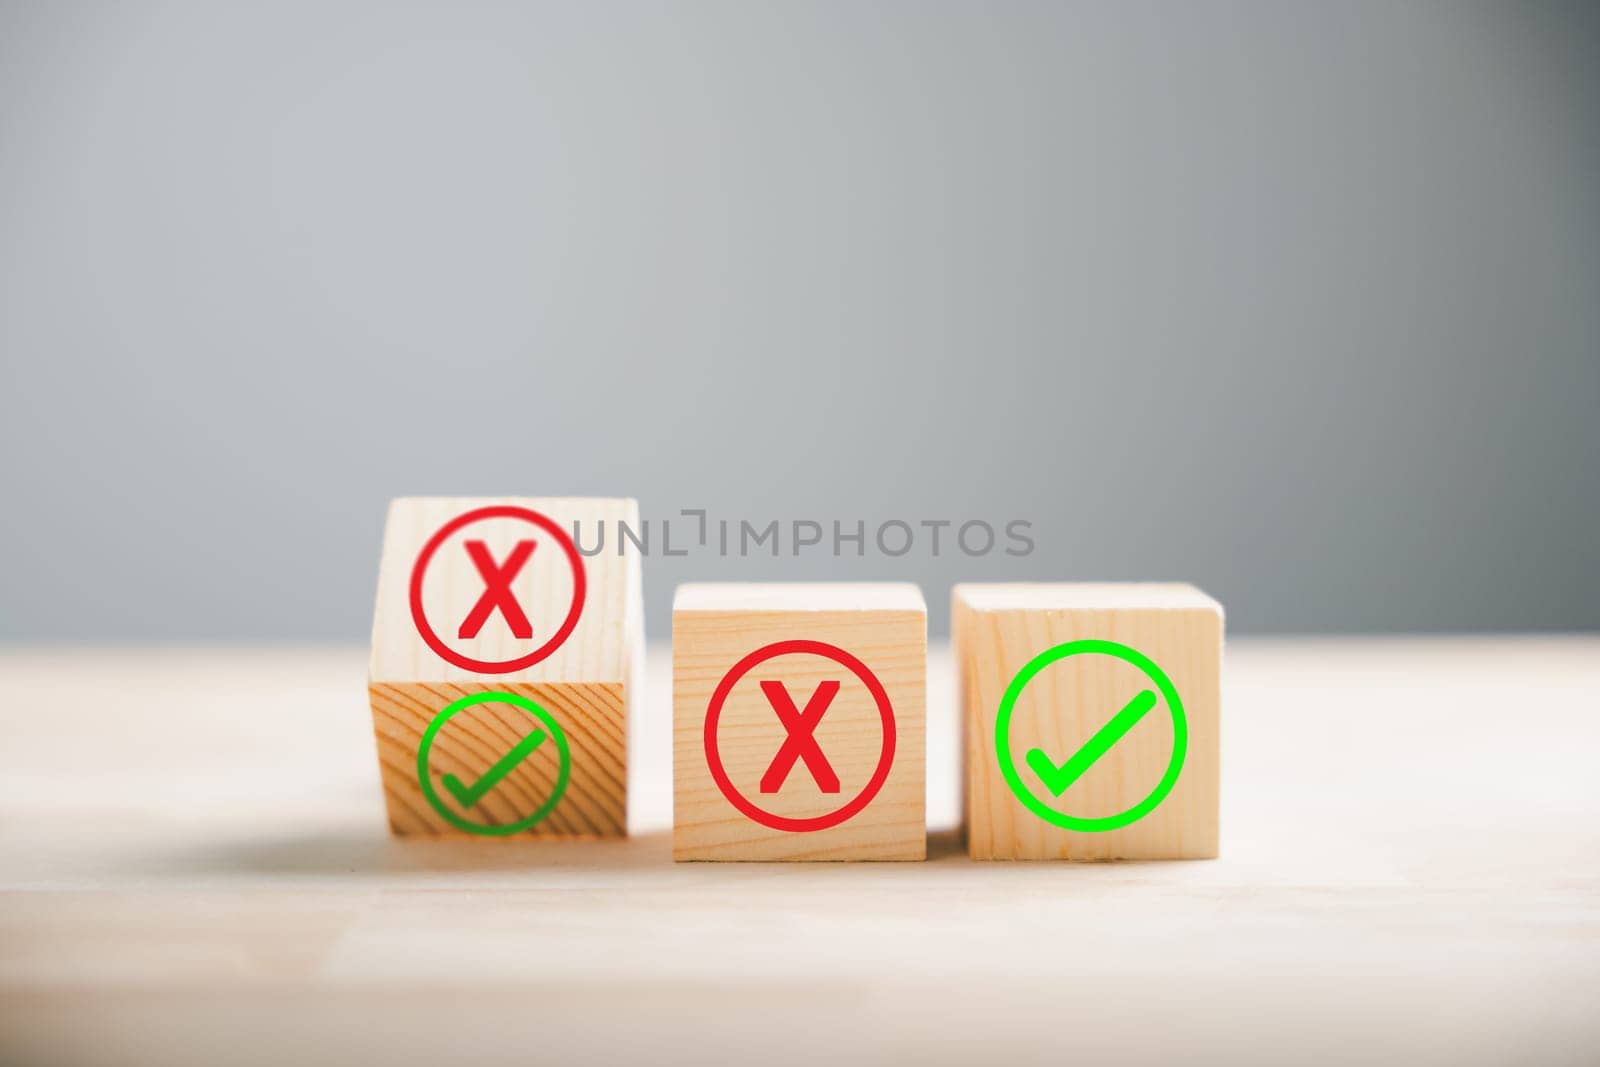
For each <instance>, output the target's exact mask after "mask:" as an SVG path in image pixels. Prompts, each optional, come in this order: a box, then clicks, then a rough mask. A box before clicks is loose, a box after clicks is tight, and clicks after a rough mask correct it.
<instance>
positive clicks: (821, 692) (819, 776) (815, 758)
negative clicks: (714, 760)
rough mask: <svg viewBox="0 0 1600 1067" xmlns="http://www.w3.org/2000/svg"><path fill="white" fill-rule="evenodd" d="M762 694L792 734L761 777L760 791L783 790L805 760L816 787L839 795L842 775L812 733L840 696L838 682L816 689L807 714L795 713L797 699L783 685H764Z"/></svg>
mask: <svg viewBox="0 0 1600 1067" xmlns="http://www.w3.org/2000/svg"><path fill="white" fill-rule="evenodd" d="M761 691H762V692H763V693H765V694H767V702H768V703H769V704H771V705H772V710H773V711H775V712H777V713H778V721H779V722H781V723H783V728H784V729H785V730H787V731H789V736H788V737H786V738H784V739H783V747H782V748H780V749H778V754H777V755H776V756H773V757H772V765H771V766H770V767H768V768H767V773H766V774H763V775H762V776H761V791H762V792H763V793H776V792H777V791H778V790H779V789H782V788H783V783H784V780H785V779H787V778H788V777H789V771H790V769H791V768H793V767H794V761H795V760H797V759H803V760H805V761H806V770H808V771H810V772H811V777H812V778H814V779H816V782H817V788H818V789H821V790H822V791H823V792H824V793H837V792H838V791H839V776H838V775H837V774H834V773H833V768H832V767H831V766H830V765H829V764H828V757H827V756H824V755H823V754H822V749H821V747H820V746H818V744H817V739H816V737H815V736H813V734H814V733H815V731H816V729H817V723H819V722H821V721H822V716H823V713H824V712H826V711H827V710H828V705H830V704H832V703H833V698H834V697H836V696H838V695H839V683H838V682H823V683H822V684H821V685H819V686H817V691H816V692H815V693H812V694H811V699H810V700H808V701H806V709H805V710H804V711H796V710H795V706H794V700H793V699H792V698H790V696H789V690H787V689H785V688H784V686H783V683H782V682H762V683H761Z"/></svg>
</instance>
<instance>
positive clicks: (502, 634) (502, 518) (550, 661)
mask: <svg viewBox="0 0 1600 1067" xmlns="http://www.w3.org/2000/svg"><path fill="white" fill-rule="evenodd" d="M638 514H639V509H638V505H637V504H636V503H635V502H634V501H632V500H621V499H596V498H581V497H564V498H558V497H497V498H446V497H405V498H401V499H398V500H395V501H394V502H393V503H392V504H391V505H390V506H389V518H388V522H387V525H386V526H385V529H384V539H383V560H382V563H381V564H380V565H379V571H378V597H377V607H376V609H375V611H374V614H373V621H372V658H371V662H370V668H369V670H370V677H371V680H372V681H374V682H386V681H393V682H416V681H441V682H457V681H483V680H486V679H489V680H499V681H506V682H530V683H536V682H621V681H623V680H625V679H626V678H627V676H628V668H629V662H630V659H631V657H632V655H633V651H634V649H633V644H634V643H636V640H637V634H636V632H635V631H636V629H637V627H639V625H640V619H639V610H638V604H637V602H638V598H639V590H640V561H639V557H638V554H637V553H636V552H634V551H633V550H632V548H631V546H628V549H627V551H624V546H625V539H624V538H623V536H622V534H621V532H620V525H626V526H627V527H628V528H629V529H630V530H637V529H638V526H639V520H638ZM580 545H581V546H582V547H581V549H580ZM597 548H598V551H597V550H596V549H597ZM585 553H592V554H587V555H586V554H585Z"/></svg>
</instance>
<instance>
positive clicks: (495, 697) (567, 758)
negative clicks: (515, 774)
mask: <svg viewBox="0 0 1600 1067" xmlns="http://www.w3.org/2000/svg"><path fill="white" fill-rule="evenodd" d="M478 704H511V705H513V706H515V707H518V708H521V709H522V710H523V711H525V712H527V713H528V714H530V715H532V716H533V717H534V718H535V719H538V720H539V721H540V722H541V723H543V724H544V725H545V726H546V727H547V728H548V729H549V731H550V736H551V737H552V738H554V739H555V742H556V751H557V752H558V753H559V755H560V757H561V761H560V767H559V768H558V769H557V771H556V785H555V788H554V789H552V790H551V791H550V796H549V798H548V799H546V800H545V802H544V803H543V804H541V805H539V808H538V810H537V811H535V812H534V813H533V814H532V815H529V816H527V817H526V818H522V819H518V820H517V821H516V822H513V823H507V824H505V825H504V826H492V825H485V824H484V823H476V822H472V821H470V820H468V819H464V818H462V817H461V816H459V815H457V814H456V813H455V812H453V811H451V810H450V809H449V808H447V807H445V806H444V802H443V801H442V800H440V799H439V794H438V793H437V792H436V791H435V790H434V788H433V781H432V780H431V779H430V778H429V775H428V753H430V752H432V751H433V741H434V738H435V737H437V736H438V734H439V730H440V728H441V727H443V726H444V724H445V723H446V722H448V721H449V720H450V718H451V717H452V716H454V715H455V714H456V713H457V712H461V711H465V710H466V709H467V708H470V707H474V706H475V705H478ZM571 778H572V751H571V749H569V748H568V747H567V735H566V734H564V733H562V732H561V726H560V724H559V723H557V722H556V720H555V718H554V717H553V716H552V715H551V714H550V713H549V712H548V711H546V710H544V708H542V707H540V706H539V705H538V704H536V703H534V702H533V701H532V700H529V699H528V698H527V697H525V696H523V695H522V694H520V693H504V692H495V691H493V690H491V691H489V692H487V693H473V694H471V695H469V696H464V697H462V698H461V699H460V700H454V701H451V702H450V703H449V704H446V705H445V706H444V707H443V708H441V709H440V710H439V714H437V715H435V716H434V717H433V720H432V721H431V722H429V723H428V728H427V729H426V730H424V731H423V732H422V746H421V747H420V748H418V749H417V781H419V782H420V783H422V795H423V796H425V797H427V798H428V803H429V804H430V805H432V807H433V810H434V811H436V812H438V813H439V814H440V815H442V816H443V817H444V820H445V821H446V822H448V823H449V824H450V825H451V826H454V827H455V828H456V829H458V830H465V831H466V832H467V833H469V834H481V835H483V836H484V837H508V836H510V835H511V834H519V833H521V832H522V831H524V830H526V829H528V828H529V827H532V826H534V825H536V824H537V823H538V822H539V821H540V820H542V819H543V818H544V817H545V816H546V815H549V814H550V812H551V811H552V810H553V809H554V808H555V806H556V804H557V803H559V802H560V800H561V798H562V796H563V795H564V794H565V793H566V791H567V782H568V781H569V780H570V779H571Z"/></svg>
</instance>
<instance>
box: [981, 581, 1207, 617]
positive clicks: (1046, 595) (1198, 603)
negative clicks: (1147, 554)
mask: <svg viewBox="0 0 1600 1067" xmlns="http://www.w3.org/2000/svg"><path fill="white" fill-rule="evenodd" d="M951 596H952V598H953V599H954V601H955V602H957V603H960V604H963V605H965V606H966V607H967V608H969V609H971V610H973V611H1183V610H1196V609H1198V610H1201V611H1214V612H1217V613H1218V614H1221V612H1222V605H1221V604H1219V603H1218V602H1217V601H1216V600H1214V599H1212V598H1211V597H1209V596H1207V595H1206V594H1205V593H1202V592H1201V591H1200V590H1199V589H1196V588H1195V587H1194V586H1192V585H1189V584H1187V583H1183V582H1027V583H1023V582H1018V583H1005V582H996V583H973V584H967V585H958V586H956V587H955V588H954V589H953V590H952V591H951Z"/></svg>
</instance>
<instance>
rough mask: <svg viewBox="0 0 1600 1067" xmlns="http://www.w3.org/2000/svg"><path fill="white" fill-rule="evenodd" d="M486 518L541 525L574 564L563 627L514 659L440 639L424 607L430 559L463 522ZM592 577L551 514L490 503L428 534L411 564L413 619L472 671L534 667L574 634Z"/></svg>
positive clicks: (444, 652) (438, 648) (445, 655)
mask: <svg viewBox="0 0 1600 1067" xmlns="http://www.w3.org/2000/svg"><path fill="white" fill-rule="evenodd" d="M482 519H521V520H523V521H524V522H530V523H532V524H533V525H535V526H537V527H539V528H540V529H541V530H543V531H544V532H545V533H547V534H549V535H550V536H551V537H552V538H554V540H555V542H556V544H558V545H560V546H561V550H562V551H563V552H565V553H566V556H567V562H568V563H570V564H571V565H572V607H571V609H569V610H568V611H567V617H566V618H565V619H564V620H562V623H561V627H560V628H559V629H558V630H556V632H555V633H554V634H553V635H552V636H551V638H550V640H548V641H546V642H545V643H544V644H542V645H540V646H539V647H538V648H536V649H534V650H533V651H532V652H529V653H528V654H527V655H526V656H518V657H517V658H516V659H510V660H501V661H498V662H497V661H495V660H482V659H473V658H472V657H471V656H464V655H462V654H461V653H459V652H457V651H456V650H455V649H453V648H451V647H450V646H449V645H447V644H445V643H444V642H443V641H442V640H440V638H439V635H438V634H437V633H435V632H434V629H433V625H432V624H431V623H429V622H428V616H427V613H426V612H424V611H423V610H422V579H423V577H424V575H425V574H426V573H427V570H428V563H429V562H430V561H431V560H432V559H433V554H434V553H435V552H437V551H438V550H439V546H440V545H442V544H444V542H445V540H446V539H447V538H448V537H449V536H450V535H451V534H453V533H455V532H456V531H457V530H459V529H461V528H462V527H463V526H469V525H471V524H472V523H475V522H478V521H480V520H482ZM588 587H589V583H588V578H587V576H586V575H585V574H584V570H583V557H582V556H580V555H579V554H578V546H577V545H575V544H573V543H572V538H570V537H568V536H567V532H566V531H565V530H563V529H562V528H561V527H559V526H557V525H556V524H555V522H554V521H553V520H552V519H551V518H550V517H549V516H548V515H543V514H540V513H539V512H537V511H534V510H533V509H532V508H519V507H517V506H515V505H514V504H491V505H489V506H488V507H483V508H474V509H473V510H471V511H464V512H462V513H461V514H460V515H457V516H456V517H455V518H453V519H451V520H450V521H449V522H447V523H445V524H444V525H443V526H441V527H439V529H438V531H437V532H435V533H434V535H433V536H432V537H430V538H428V543H427V544H425V545H423V546H422V551H421V552H418V553H417V562H416V563H414V564H412V566H411V621H412V622H414V623H416V626H417V633H419V634H421V635H422V639H423V640H424V641H426V642H427V643H428V647H429V648H431V649H433V650H434V652H436V653H438V655H439V656H440V657H441V658H442V659H444V660H446V661H447V662H449V663H453V664H455V665H456V666H457V667H462V668H465V669H466V670H469V671H477V672H479V673H480V674H509V673H510V672H511V671H519V670H522V669H523V668H525V667H531V666H533V665H534V664H535V663H538V662H539V661H540V660H542V659H546V658H548V657H549V656H550V654H551V653H553V652H555V650H556V649H558V648H560V647H561V643H562V642H563V641H565V640H566V639H567V638H569V637H571V636H572V631H573V630H574V629H576V628H577V626H578V616H579V615H581V614H583V601H584V598H585V597H586V596H587V595H588V592H589V588H588Z"/></svg>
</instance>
